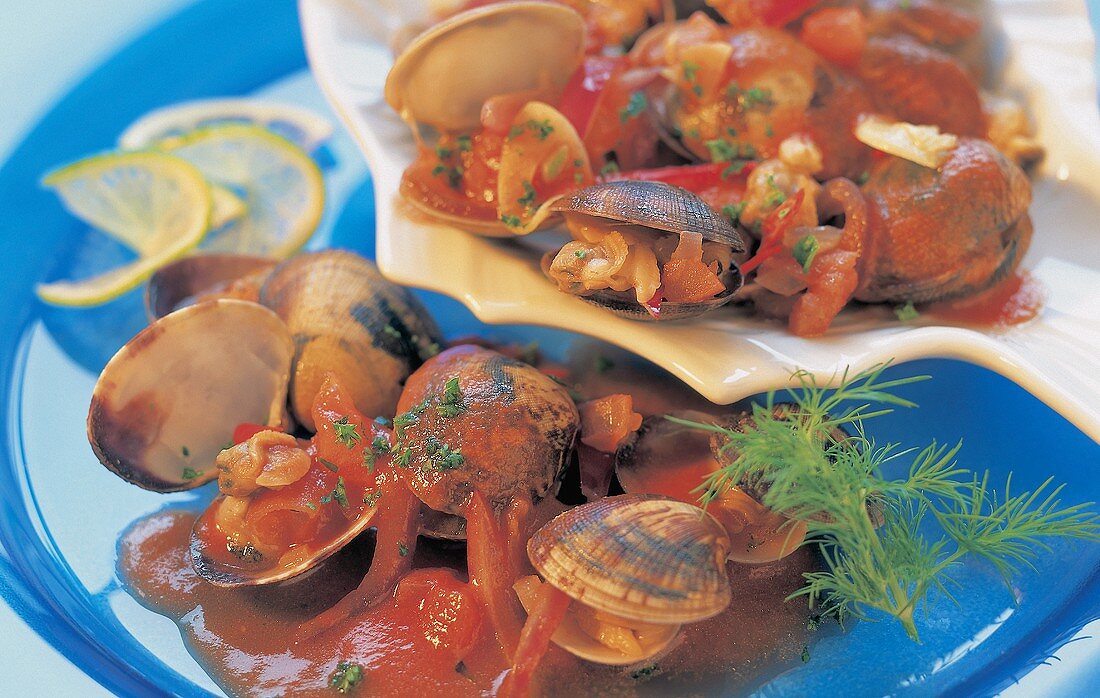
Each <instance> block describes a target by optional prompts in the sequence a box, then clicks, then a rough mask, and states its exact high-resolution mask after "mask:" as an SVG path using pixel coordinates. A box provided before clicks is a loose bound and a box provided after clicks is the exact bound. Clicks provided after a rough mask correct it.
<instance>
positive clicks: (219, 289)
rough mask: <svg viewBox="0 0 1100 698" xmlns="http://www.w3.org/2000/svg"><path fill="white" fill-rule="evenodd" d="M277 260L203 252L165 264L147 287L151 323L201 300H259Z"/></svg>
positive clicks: (146, 302)
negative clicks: (268, 275) (262, 288)
mask: <svg viewBox="0 0 1100 698" xmlns="http://www.w3.org/2000/svg"><path fill="white" fill-rule="evenodd" d="M275 264H276V262H275V260H273V259H270V258H268V257H258V256H256V255H248V254H223V253H204V254H196V255H191V256H189V257H184V258H182V259H177V260H176V261H174V262H171V263H169V264H166V265H164V266H163V267H161V268H160V269H158V270H157V271H156V273H154V274H153V275H152V276H151V277H150V278H149V283H148V284H147V285H146V287H145V312H146V313H147V314H148V315H149V319H150V320H156V319H157V318H161V317H164V316H165V315H167V314H168V313H170V312H172V311H173V310H178V309H179V308H181V307H183V306H185V305H188V304H190V303H195V302H198V301H200V300H210V299H212V298H214V297H218V298H240V299H241V300H250V301H256V300H258V299H259V296H260V287H261V286H262V285H263V283H264V281H265V280H266V279H267V273H268V272H270V271H271V270H272V269H274V268H275Z"/></svg>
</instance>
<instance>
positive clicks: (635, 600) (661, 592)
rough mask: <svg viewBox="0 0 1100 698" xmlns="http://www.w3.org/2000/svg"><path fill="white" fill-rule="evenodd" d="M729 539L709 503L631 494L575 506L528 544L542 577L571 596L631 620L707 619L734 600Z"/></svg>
mask: <svg viewBox="0 0 1100 698" xmlns="http://www.w3.org/2000/svg"><path fill="white" fill-rule="evenodd" d="M728 549H729V538H728V537H727V535H726V531H725V529H723V528H722V526H721V524H719V523H718V522H717V521H715V520H714V519H713V518H712V517H711V516H710V515H708V514H706V513H705V512H704V511H703V510H702V509H699V508H698V507H695V506H692V505H690V504H685V503H683V502H678V501H676V500H673V499H669V498H666V497H658V496H651V495H639V494H626V495H621V496H618V497H606V498H604V499H599V500H596V501H594V502H590V503H588V504H585V505H583V506H579V507H576V508H574V509H570V510H569V511H567V512H565V513H564V514H561V515H560V516H558V517H557V518H555V519H554V520H553V521H551V522H550V523H548V524H546V525H545V526H543V527H542V528H541V529H539V531H538V532H537V533H535V535H534V536H532V537H531V539H530V540H529V541H528V543H527V555H528V557H529V558H530V560H531V564H532V565H534V567H535V570H537V571H538V573H539V574H540V575H541V576H542V578H543V579H544V580H545V581H546V582H548V583H550V584H553V585H554V586H555V587H557V588H558V589H560V590H561V591H563V592H565V593H566V594H567V595H568V596H570V597H571V598H573V599H575V600H577V601H579V602H581V603H583V604H586V605H588V606H591V607H593V608H595V609H597V610H600V611H606V612H608V613H613V614H615V615H617V616H622V617H623V618H627V619H630V620H636V621H641V622H647V623H662V624H668V625H673V624H677V623H689V622H693V621H699V620H704V619H706V618H710V617H712V616H715V615H717V614H719V613H721V612H722V611H723V610H724V609H725V608H726V607H727V606H728V605H729V603H730V594H731V592H730V584H729V578H728V576H727V574H726V568H725V559H726V555H727V551H728Z"/></svg>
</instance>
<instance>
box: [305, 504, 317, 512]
mask: <svg viewBox="0 0 1100 698" xmlns="http://www.w3.org/2000/svg"><path fill="white" fill-rule="evenodd" d="M306 507H308V508H309V510H310V511H317V505H316V504H314V503H313V502H306Z"/></svg>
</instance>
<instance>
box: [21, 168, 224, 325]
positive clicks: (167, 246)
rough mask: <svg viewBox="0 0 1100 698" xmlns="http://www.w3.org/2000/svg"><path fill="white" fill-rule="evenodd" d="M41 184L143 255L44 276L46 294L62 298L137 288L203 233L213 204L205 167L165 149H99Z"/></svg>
mask: <svg viewBox="0 0 1100 698" xmlns="http://www.w3.org/2000/svg"><path fill="white" fill-rule="evenodd" d="M42 184H43V185H44V186H47V187H50V188H52V189H54V190H55V191H56V192H57V194H58V196H60V197H61V200H62V202H63V203H64V205H65V208H66V209H68V210H69V211H70V212H71V213H72V214H73V215H75V216H77V217H78V218H80V219H81V220H83V221H86V222H87V223H89V224H91V225H93V226H95V227H96V228H98V229H100V230H102V231H103V232H104V233H107V234H108V235H110V236H111V237H113V238H115V239H116V240H118V241H119V242H121V243H122V244H124V245H126V246H127V247H129V248H130V249H131V250H133V251H134V252H135V253H137V255H138V259H137V260H136V261H134V262H131V263H130V264H127V265H124V266H122V267H119V268H117V269H113V270H111V271H108V272H106V273H103V274H100V275H98V276H93V277H91V278H88V279H82V280H79V281H58V282H54V283H49V284H39V285H38V286H37V288H36V291H37V292H38V295H39V297H40V298H42V300H44V301H46V302H48V303H54V304H57V305H78V306H86V305H97V304H99V303H105V302H107V301H109V300H111V299H112V298H115V297H117V296H120V295H122V294H123V293H125V292H126V291H129V290H130V289H132V288H134V287H135V286H137V285H138V284H140V283H141V282H142V281H144V280H145V279H146V278H148V277H149V276H150V275H151V274H152V273H153V272H154V271H156V269H157V268H158V267H160V266H162V265H164V264H166V263H168V262H170V261H172V260H173V259H176V258H177V257H181V256H183V255H184V254H186V253H187V252H188V251H189V250H191V249H192V248H194V247H195V246H197V245H198V244H199V243H200V242H201V241H202V239H203V236H204V235H205V234H206V231H207V228H208V225H209V221H210V214H211V209H212V208H213V197H212V195H211V193H210V187H209V186H208V185H207V183H206V179H205V178H204V177H203V175H202V173H201V172H200V171H199V170H198V168H196V167H195V166H193V165H191V164H190V163H188V162H187V161H186V160H183V159H182V158H178V157H175V156H173V155H169V154H165V153H155V152H140V153H109V154H105V155H96V156H93V157H90V158H86V159H84V160H80V161H78V162H75V163H73V164H71V165H67V166H65V167H63V168H61V169H59V170H56V171H54V172H52V173H50V174H48V175H47V176H46V177H45V178H44V179H43V180H42Z"/></svg>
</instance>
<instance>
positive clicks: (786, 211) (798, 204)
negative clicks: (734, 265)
mask: <svg viewBox="0 0 1100 698" xmlns="http://www.w3.org/2000/svg"><path fill="white" fill-rule="evenodd" d="M804 198H806V190H805V189H799V190H798V191H797V192H795V194H794V196H791V197H789V198H788V199H787V200H786V201H784V202H783V203H782V204H780V205H779V206H778V207H777V208H776V209H775V210H774V211H772V212H771V213H769V214H768V217H767V218H765V219H764V227H763V232H762V237H761V239H760V247H759V249H757V250H756V254H754V255H753V256H752V257H751V258H750V259H749V260H748V261H747V262H745V263H744V264H742V265H741V273H743V274H748V273H749V272H750V271H752V270H753V269H756V268H757V267H758V266H760V264H761V263H762V262H764V260H766V259H768V258H769V257H774V256H775V255H777V254H778V253H779V252H781V251H782V250H783V236H784V235H785V234H786V232H787V229H788V228H790V227H791V224H792V223H793V222H794V219H795V218H796V217H797V216H798V212H799V210H801V209H802V200H803V199H804Z"/></svg>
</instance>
